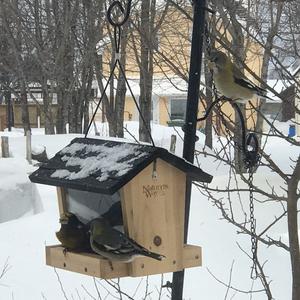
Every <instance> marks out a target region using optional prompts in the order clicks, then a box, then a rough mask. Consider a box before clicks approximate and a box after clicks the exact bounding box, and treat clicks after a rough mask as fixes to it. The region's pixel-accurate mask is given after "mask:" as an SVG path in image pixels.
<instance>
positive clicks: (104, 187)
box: [30, 138, 212, 279]
mask: <svg viewBox="0 0 300 300" xmlns="http://www.w3.org/2000/svg"><path fill="white" fill-rule="evenodd" d="M187 177H190V178H191V179H192V180H194V181H200V182H210V181H211V180H212V176H210V175H209V174H207V173H205V172H203V171H202V170H201V169H200V168H197V167H196V166H194V165H192V164H190V163H188V162H187V161H185V160H184V159H182V158H179V157H177V156H175V155H173V154H171V153H169V152H168V151H167V150H165V149H163V148H158V147H153V146H148V145H140V144H132V143H126V142H120V141H108V140H101V139H90V138H76V139H74V140H73V141H72V142H71V143H70V144H69V145H68V146H66V147H65V148H63V149H62V150H61V151H59V152H58V153H57V154H56V155H55V156H54V157H53V158H52V159H50V160H49V162H48V163H46V164H44V165H42V166H41V167H40V168H39V169H38V170H36V171H35V172H34V173H32V174H31V175H30V180H31V181H32V182H36V183H42V184H47V185H54V186H57V196H58V206H59V212H60V214H61V215H62V214H63V213H65V212H67V211H69V212H72V213H74V214H76V215H77V216H78V218H80V219H81V220H82V221H83V222H88V221H89V220H91V219H93V218H95V217H97V216H101V215H102V214H103V213H105V212H106V211H107V210H108V209H109V207H111V205H113V204H114V203H116V202H117V201H121V208H122V215H123V225H124V232H125V234H127V235H128V236H129V237H130V238H132V239H134V240H135V241H136V242H138V243H139V244H141V245H142V246H144V247H145V248H147V249H148V250H150V251H153V252H156V253H159V254H162V255H164V256H165V257H166V258H165V259H164V260H162V261H156V260H153V259H151V258H148V257H137V258H136V259H134V260H133V261H132V262H130V263H122V262H115V261H114V262H113V263H112V264H113V268H112V267H111V265H110V264H109V262H108V261H107V260H105V259H102V258H101V257H100V256H98V255H97V254H92V253H84V252H72V251H68V252H67V253H64V251H63V250H64V248H63V247H62V246H61V245H54V246H46V263H47V265H49V266H53V267H57V268H61V269H65V270H69V271H73V272H78V273H82V274H87V275H91V276H94V277H100V278H106V279H109V278H116V277H125V276H132V277H137V276H144V275H150V274H159V273H166V272H174V271H179V270H182V269H184V268H190V267H195V266H200V265H201V247H199V246H194V245H187V244H184V243H183V240H184V211H185V186H186V179H187Z"/></svg>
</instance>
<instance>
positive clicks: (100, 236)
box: [90, 218, 165, 263]
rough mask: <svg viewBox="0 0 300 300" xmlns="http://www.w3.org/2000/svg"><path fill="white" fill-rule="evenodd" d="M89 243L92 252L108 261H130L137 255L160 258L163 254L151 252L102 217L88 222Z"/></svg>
mask: <svg viewBox="0 0 300 300" xmlns="http://www.w3.org/2000/svg"><path fill="white" fill-rule="evenodd" d="M90 245H91V248H92V250H93V251H94V252H96V253H97V254H99V255H101V256H102V257H104V258H107V259H108V260H109V261H110V262H112V261H122V262H126V263H127V262H131V261H133V260H134V258H135V257H137V256H147V257H151V258H153V259H156V260H162V259H163V258H164V257H165V256H163V255H161V254H158V253H154V252H151V251H149V250H147V249H146V248H144V247H143V246H141V245H139V244H138V243H137V242H135V241H134V240H133V239H131V238H129V237H128V236H126V235H125V234H123V233H122V232H120V231H118V230H116V229H114V228H113V227H112V226H111V225H110V224H109V222H108V221H107V220H106V219H104V218H96V219H94V220H92V221H91V222H90Z"/></svg>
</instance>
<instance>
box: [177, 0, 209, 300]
mask: <svg viewBox="0 0 300 300" xmlns="http://www.w3.org/2000/svg"><path fill="white" fill-rule="evenodd" d="M205 7H206V1H205V0H194V1H193V11H194V18H193V34H192V44H191V59H190V71H189V83H188V96H187V104H186V119H185V133H184V144H183V158H185V159H186V160H187V161H189V162H191V163H193V161H194V151H195V141H196V124H197V113H198V102H199V86H200V75H201V62H202V51H203V50H202V46H203V35H204V25H205ZM185 195H186V198H185V222H184V223H185V224H184V243H185V244H186V243H187V235H188V222H189V213H190V201H191V180H189V179H187V182H186V194H185ZM183 281H184V269H183V270H182V271H179V272H175V273H173V282H172V300H181V299H182V295H183Z"/></svg>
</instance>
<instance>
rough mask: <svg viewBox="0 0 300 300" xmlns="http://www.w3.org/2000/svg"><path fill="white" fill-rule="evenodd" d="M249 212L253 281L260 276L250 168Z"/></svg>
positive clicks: (250, 171) (250, 170)
mask: <svg viewBox="0 0 300 300" xmlns="http://www.w3.org/2000/svg"><path fill="white" fill-rule="evenodd" d="M248 182H249V200H250V201H249V211H250V233H251V253H252V268H251V279H257V277H258V276H259V275H258V274H259V273H258V270H257V235H256V220H255V217H254V197H253V168H252V167H250V168H249V179H248Z"/></svg>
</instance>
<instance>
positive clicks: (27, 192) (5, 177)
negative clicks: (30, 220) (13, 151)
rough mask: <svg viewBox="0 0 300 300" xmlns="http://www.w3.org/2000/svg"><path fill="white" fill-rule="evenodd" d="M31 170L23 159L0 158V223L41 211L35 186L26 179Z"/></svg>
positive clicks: (41, 207) (39, 199)
mask: <svg viewBox="0 0 300 300" xmlns="http://www.w3.org/2000/svg"><path fill="white" fill-rule="evenodd" d="M32 170H33V168H32V167H31V166H30V165H29V164H28V163H27V161H26V160H25V159H21V158H0V223H2V222H7V221H10V220H13V219H17V218H20V217H22V216H28V215H34V214H37V213H39V212H41V211H42V210H43V206H42V202H41V198H40V196H39V194H38V192H37V189H36V185H34V184H32V183H31V182H30V181H29V179H28V172H30V171H32Z"/></svg>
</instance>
